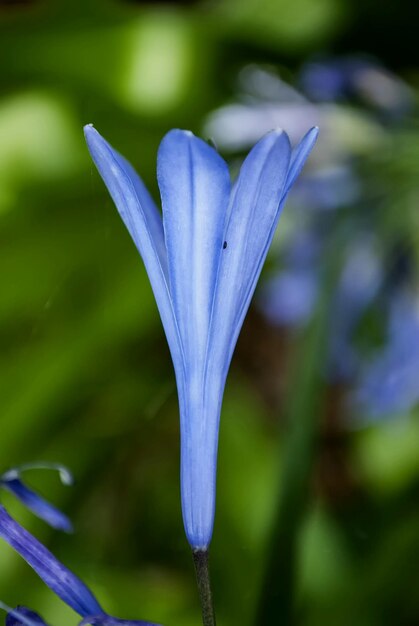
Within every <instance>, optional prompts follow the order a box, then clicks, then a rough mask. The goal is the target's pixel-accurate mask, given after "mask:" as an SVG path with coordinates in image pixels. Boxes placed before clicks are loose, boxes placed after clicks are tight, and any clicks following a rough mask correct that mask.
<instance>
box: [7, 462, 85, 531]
mask: <svg viewBox="0 0 419 626" xmlns="http://www.w3.org/2000/svg"><path fill="white" fill-rule="evenodd" d="M31 469H53V470H56V471H58V472H59V475H60V478H61V481H62V482H63V483H64V484H65V485H70V484H72V481H73V479H72V476H71V474H70V472H69V471H68V470H67V469H66V468H65V467H63V466H61V465H54V464H42V463H41V464H39V463H38V464H31V465H22V466H21V467H15V468H12V469H10V470H8V471H7V472H5V473H4V474H3V475H1V476H0V487H1V488H2V489H5V490H6V491H9V492H10V493H12V494H13V495H14V496H15V497H16V498H17V499H18V500H20V502H22V504H24V505H25V506H26V508H27V509H29V510H30V511H32V513H34V514H35V515H37V516H38V517H40V518H41V519H43V520H44V521H45V522H46V523H47V524H49V525H50V526H52V528H56V529H57V530H63V531H65V532H71V531H72V530H73V525H72V523H71V521H70V520H69V519H68V517H67V516H66V515H64V513H62V512H61V511H60V510H59V509H57V507H55V506H54V505H53V504H51V503H50V502H48V501H47V500H45V498H43V497H42V496H40V495H39V494H38V493H36V491H34V490H33V489H30V488H29V487H28V486H27V485H26V484H25V483H24V482H23V481H22V479H21V474H22V472H24V471H27V470H31Z"/></svg>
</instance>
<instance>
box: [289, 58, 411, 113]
mask: <svg viewBox="0 0 419 626" xmlns="http://www.w3.org/2000/svg"><path fill="white" fill-rule="evenodd" d="M300 83H301V87H302V89H303V91H304V92H305V93H306V94H307V95H308V96H309V97H310V98H312V99H313V100H315V101H320V102H324V101H340V100H349V99H353V98H358V99H359V100H361V101H362V102H363V103H365V104H367V105H370V106H373V107H375V108H376V109H378V110H381V111H383V112H385V113H387V114H390V115H392V116H402V115H405V114H406V113H408V112H409V111H410V110H411V108H412V106H413V101H414V99H413V93H412V91H411V89H410V88H409V87H408V85H407V84H406V83H405V82H404V81H403V80H401V79H400V78H399V77H398V76H396V75H395V74H393V73H392V72H390V71H389V70H387V69H386V68H385V67H383V66H382V65H381V64H380V63H379V62H378V61H376V60H375V59H371V58H364V57H357V56H349V57H342V58H331V59H322V60H318V61H312V62H309V63H306V64H305V65H304V67H303V69H302V71H301V76H300Z"/></svg>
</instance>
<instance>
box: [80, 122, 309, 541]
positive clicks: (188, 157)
mask: <svg viewBox="0 0 419 626" xmlns="http://www.w3.org/2000/svg"><path fill="white" fill-rule="evenodd" d="M85 134H86V140H87V143H88V147H89V150H90V153H91V155H92V158H93V160H94V162H95V164H96V166H97V168H98V170H99V172H100V174H101V176H102V178H103V180H104V182H105V184H106V186H107V187H108V189H109V192H110V194H111V196H112V198H113V200H114V202H115V204H116V206H117V208H118V211H119V213H120V215H121V217H122V219H123V221H124V222H125V225H126V226H127V228H128V230H129V232H130V234H131V236H132V238H133V240H134V242H135V244H136V246H137V248H138V250H139V252H140V254H141V256H142V258H143V260H144V264H145V266H146V270H147V272H148V275H149V278H150V282H151V286H152V288H153V291H154V295H155V298H156V301H157V306H158V308H159V311H160V315H161V318H162V322H163V325H164V329H165V332H166V336H167V340H168V343H169V347H170V351H171V354H172V359H173V364H174V368H175V373H176V381H177V388H178V396H179V406H180V421H181V493H182V512H183V520H184V525H185V530H186V535H187V538H188V541H189V543H190V545H191V546H192V548H193V549H205V548H207V546H208V545H209V543H210V541H211V536H212V530H213V522H214V510H215V483H216V464H217V447H218V427H219V417H220V411H221V403H222V397H223V391H224V385H225V381H226V377H227V372H228V369H229V365H230V361H231V357H232V354H233V350H234V347H235V344H236V341H237V337H238V335H239V332H240V328H241V326H242V323H243V320H244V317H245V315H246V312H247V309H248V307H249V303H250V300H251V298H252V295H253V292H254V290H255V287H256V283H257V280H258V277H259V274H260V272H261V269H262V265H263V263H264V260H265V257H266V255H267V252H268V249H269V246H270V243H271V241H272V238H273V236H274V233H275V228H276V225H277V222H278V219H279V216H280V213H281V209H282V206H283V204H284V202H285V199H286V197H287V194H288V192H289V190H290V188H291V186H292V185H293V183H294V181H295V179H296V177H297V176H298V174H299V172H300V170H301V168H302V167H303V165H304V163H305V160H306V158H307V156H308V154H309V153H310V151H311V149H312V147H313V145H314V142H315V140H316V137H317V134H318V131H317V129H316V128H313V129H312V130H310V131H309V132H308V133H307V135H306V136H305V137H304V138H303V140H302V141H301V143H300V144H299V146H298V147H297V148H296V149H295V150H294V151H292V150H291V146H290V142H289V139H288V136H287V134H286V133H285V132H283V131H281V130H276V131H273V132H271V133H269V134H268V135H266V136H265V137H263V138H262V139H261V140H260V141H259V142H258V143H257V144H256V146H255V147H254V148H253V149H252V151H251V152H250V154H249V155H248V157H247V158H246V159H245V161H244V163H243V165H242V167H241V170H240V174H239V177H238V179H237V181H236V182H235V184H234V185H233V186H232V187H231V184H230V175H229V171H228V167H227V164H226V163H225V161H224V160H223V159H222V158H221V157H220V156H219V154H218V153H217V152H216V151H215V150H214V149H213V148H211V147H210V146H209V145H208V144H207V143H205V142H204V141H202V140H201V139H198V138H197V137H195V136H194V135H193V134H192V133H191V132H188V131H181V130H172V131H170V132H169V133H168V134H167V135H166V136H165V137H164V139H163V141H162V143H161V145H160V149H159V153H158V163H157V177H158V183H159V187H160V193H161V199H162V209H163V219H162V218H161V215H160V212H159V211H158V209H157V208H156V206H155V204H154V202H153V200H152V199H151V196H150V195H149V193H148V192H147V190H146V188H145V186H144V184H143V182H142V181H141V179H140V178H139V177H138V175H137V174H136V173H135V171H134V170H133V168H132V167H131V165H130V164H129V163H128V162H127V161H126V160H125V159H124V158H123V157H122V156H121V155H119V154H118V153H117V152H116V151H115V150H114V149H113V148H112V147H111V146H110V145H109V144H108V143H107V142H106V141H105V140H104V139H103V138H102V137H101V136H100V135H99V133H98V132H97V131H96V130H95V129H94V128H93V127H92V126H86V127H85Z"/></svg>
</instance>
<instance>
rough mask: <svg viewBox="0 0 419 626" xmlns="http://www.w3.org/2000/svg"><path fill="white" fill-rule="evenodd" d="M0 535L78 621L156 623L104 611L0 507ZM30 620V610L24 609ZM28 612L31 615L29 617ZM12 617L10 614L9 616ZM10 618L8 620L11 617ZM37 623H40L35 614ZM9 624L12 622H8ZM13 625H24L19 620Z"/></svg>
mask: <svg viewBox="0 0 419 626" xmlns="http://www.w3.org/2000/svg"><path fill="white" fill-rule="evenodd" d="M0 537H1V538H2V539H4V540H5V541H6V542H7V543H8V544H9V545H10V546H11V547H12V548H13V549H14V550H16V552H18V553H19V554H20V555H21V556H22V557H23V558H24V559H25V561H26V562H27V563H28V564H29V565H30V566H31V567H32V568H33V569H34V570H35V572H36V573H37V574H38V576H39V577H40V578H41V579H42V580H43V581H44V583H45V584H46V585H48V587H49V588H50V589H52V591H53V592H54V593H55V594H57V596H58V597H59V598H61V600H63V602H65V603H66V604H68V606H70V607H71V608H72V609H73V610H74V611H76V613H78V614H79V615H81V617H82V618H83V620H82V622H81V624H97V626H158V625H157V624H154V623H152V622H145V621H138V620H121V619H118V618H115V617H111V616H110V615H108V614H107V613H105V612H104V610H103V609H102V607H101V606H100V604H99V602H98V601H97V600H96V598H95V596H94V595H93V593H92V592H91V591H90V589H89V588H88V587H87V586H86V585H85V584H84V583H83V582H82V581H81V580H80V578H78V577H77V576H76V575H75V574H73V572H71V571H70V570H69V569H67V568H66V567H65V565H63V564H62V563H60V561H58V559H56V558H55V556H54V555H53V554H51V552H50V551H49V550H47V548H45V546H43V545H42V544H41V543H40V542H39V541H38V540H37V539H35V537H34V536H33V535H31V534H30V533H29V532H28V531H27V530H25V529H24V528H23V527H22V526H21V525H20V524H18V522H16V521H15V520H14V519H13V518H12V517H11V516H10V515H9V514H8V513H7V511H6V509H5V508H4V507H3V506H0ZM24 611H26V616H27V617H28V618H30V619H33V615H34V614H33V612H31V611H29V609H24ZM31 613H32V617H31ZM12 617H13V616H12ZM12 617H11V618H10V619H12ZM35 617H36V618H37V619H38V622H36V621H35V623H40V624H44V622H43V621H42V620H41V621H39V620H40V618H39V616H36V614H35ZM11 623H12V624H13V622H11ZM15 623H17V624H19V623H22V624H25V622H24V621H23V620H21V621H20V622H19V619H17V622H15Z"/></svg>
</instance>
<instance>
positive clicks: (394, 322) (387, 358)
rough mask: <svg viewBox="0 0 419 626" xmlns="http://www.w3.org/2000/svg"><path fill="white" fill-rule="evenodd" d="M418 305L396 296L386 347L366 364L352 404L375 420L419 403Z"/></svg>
mask: <svg viewBox="0 0 419 626" xmlns="http://www.w3.org/2000/svg"><path fill="white" fill-rule="evenodd" d="M418 372H419V303H418V300H417V299H415V297H414V296H413V295H411V294H408V293H406V292H405V291H400V292H399V293H397V294H394V295H393V299H392V303H391V307H390V314H389V324H388V337H387V340H386V343H385V346H384V347H383V348H382V350H381V351H379V352H378V353H377V354H376V355H375V356H374V358H373V359H371V360H370V361H369V362H367V363H366V364H365V367H364V368H363V370H362V373H361V376H360V378H359V381H358V386H357V388H356V390H355V392H354V394H353V398H352V401H353V404H354V406H355V407H356V408H357V409H358V410H359V409H361V410H362V411H363V412H367V414H368V415H369V416H371V417H372V418H376V417H379V416H389V415H392V414H396V413H405V412H408V411H409V410H410V409H412V407H414V406H415V405H416V404H417V403H418V402H419V384H418Z"/></svg>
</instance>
